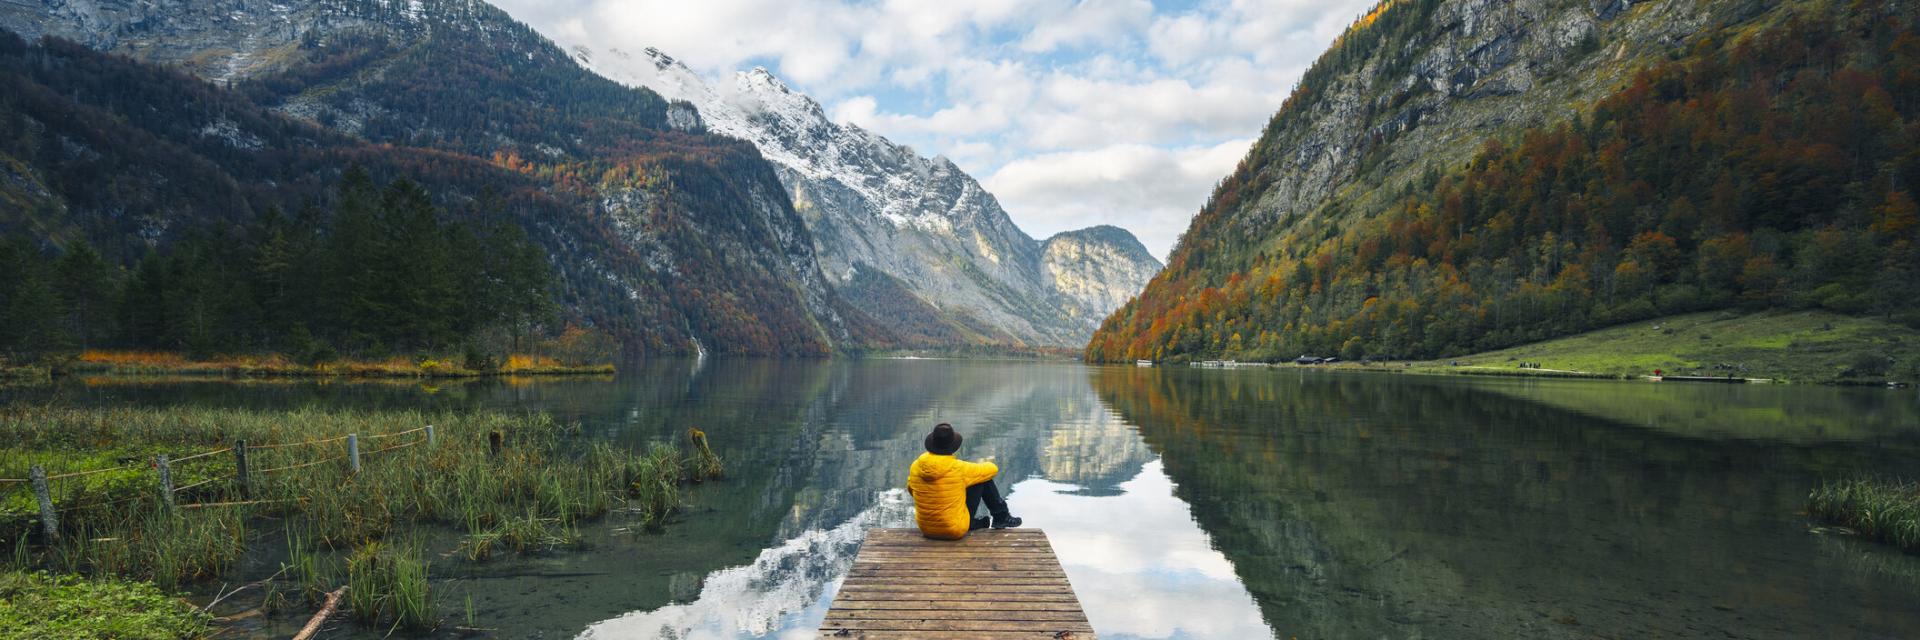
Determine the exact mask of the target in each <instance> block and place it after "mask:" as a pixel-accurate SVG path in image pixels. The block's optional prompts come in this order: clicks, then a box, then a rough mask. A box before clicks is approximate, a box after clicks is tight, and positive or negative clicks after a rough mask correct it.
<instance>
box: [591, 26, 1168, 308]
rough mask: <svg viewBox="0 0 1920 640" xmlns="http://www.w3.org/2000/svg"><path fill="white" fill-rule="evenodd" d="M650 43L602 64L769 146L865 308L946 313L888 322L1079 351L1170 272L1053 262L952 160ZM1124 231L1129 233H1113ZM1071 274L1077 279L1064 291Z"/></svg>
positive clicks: (823, 255) (838, 275)
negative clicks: (1102, 324)
mask: <svg viewBox="0 0 1920 640" xmlns="http://www.w3.org/2000/svg"><path fill="white" fill-rule="evenodd" d="M647 51H648V53H647V60H646V61H644V62H643V63H641V64H633V63H632V62H634V61H628V60H621V59H618V58H614V59H603V60H595V61H593V62H591V63H590V64H589V67H590V68H592V69H593V70H595V71H597V72H599V73H601V74H602V75H605V76H607V77H610V78H613V79H614V80H617V81H620V82H625V83H628V84H632V85H639V86H645V87H649V88H651V89H653V90H654V91H657V92H659V93H660V94H662V95H664V96H666V97H668V98H671V99H677V100H685V101H687V102H689V103H691V104H693V105H694V107H695V108H697V109H698V110H699V112H700V115H701V117H702V119H703V120H704V121H705V123H706V125H707V127H708V128H709V129H711V130H713V131H715V132H718V133H722V134H725V135H729V136H734V137H738V138H741V139H743V140H747V141H749V142H752V143H753V144H754V146H756V147H758V148H759V149H760V153H761V155H763V156H765V157H766V158H767V159H768V160H771V161H773V163H774V165H775V167H776V170H777V172H778V173H779V175H780V179H781V182H782V183H783V184H784V185H785V186H786V188H787V191H788V193H789V195H790V196H791V197H792V198H793V201H794V206H795V209H796V210H798V211H799V212H800V214H801V216H802V217H803V218H804V219H805V220H806V221H807V223H808V230H809V231H811V232H812V233H813V239H814V245H815V247H816V254H817V255H818V256H819V260H820V266H821V271H822V272H824V273H826V274H827V276H828V277H829V278H830V279H832V280H834V281H835V282H836V284H837V285H838V286H840V287H842V288H843V289H860V290H858V291H849V292H848V293H849V296H848V297H849V298H850V299H853V300H855V301H856V304H858V302H857V301H859V300H862V299H866V300H869V301H871V302H872V304H875V305H878V304H887V305H892V304H895V302H896V301H898V299H899V297H900V294H901V293H905V294H907V295H909V296H911V297H913V298H915V299H916V300H914V302H916V303H918V304H915V305H911V306H913V307H915V308H916V309H919V310H922V311H927V310H931V311H929V312H928V313H930V314H931V315H932V316H935V317H932V318H927V317H924V316H915V317H902V315H901V314H900V313H898V310H897V309H891V308H889V309H886V310H882V309H878V308H869V309H868V310H869V311H870V312H871V314H872V315H874V316H875V317H877V318H893V319H895V320H897V321H898V322H900V323H902V324H907V325H913V327H914V328H915V329H916V330H918V329H920V328H924V327H925V326H926V325H934V326H936V327H938V329H937V330H935V331H933V334H935V335H938V336H940V337H938V338H934V340H935V341H945V342H953V343H958V342H998V343H1013V344H1024V345H1055V346H1070V345H1071V346H1078V345H1080V344H1083V343H1084V342H1085V340H1086V338H1087V336H1089V335H1091V333H1092V330H1093V326H1094V323H1095V322H1097V321H1098V320H1099V317H1100V316H1102V315H1104V314H1105V313H1106V312H1107V311H1110V310H1111V309H1112V308H1113V307H1114V306H1117V305H1118V304H1119V302H1112V301H1113V300H1116V299H1117V300H1120V301H1124V300H1125V299H1126V298H1128V297H1131V296H1132V295H1133V293H1134V292H1136V291H1138V290H1139V289H1140V288H1141V287H1144V286H1145V284H1146V281H1147V279H1149V278H1150V277H1151V276H1152V274H1153V273H1154V272H1156V271H1158V269H1159V267H1160V264H1159V262H1158V261H1156V260H1154V259H1153V258H1152V256H1151V255H1148V254H1146V253H1145V251H1144V250H1142V251H1138V252H1134V251H1129V250H1124V249H1105V248H1103V249H1100V250H1096V251H1093V252H1092V253H1093V254H1098V255H1099V258H1098V259H1097V260H1095V262H1098V263H1100V264H1102V265H1106V266H1105V267H1102V268H1101V269H1096V271H1098V273H1097V274H1094V273H1092V272H1085V271H1084V270H1080V271H1076V269H1078V268H1079V267H1077V266H1076V267H1067V266H1062V265H1067V264H1075V265H1078V264H1080V263H1081V261H1082V259H1083V258H1085V257H1086V256H1088V255H1092V254H1089V253H1087V252H1084V251H1083V252H1077V253H1076V252H1070V251H1065V249H1064V246H1065V245H1063V249H1062V252H1061V256H1063V257H1062V259H1061V261H1060V262H1059V263H1058V264H1054V263H1049V262H1048V261H1047V257H1046V256H1047V246H1046V245H1045V244H1044V243H1041V242H1039V241H1037V240H1034V239H1033V238H1032V237H1031V236H1029V235H1027V233H1026V232H1024V231H1022V230H1021V229H1020V228H1019V226H1017V225H1015V224H1014V223H1013V220H1012V218H1010V217H1009V216H1008V215H1007V213H1006V211H1005V210H1003V209H1001V207H1000V203H999V201H998V200H996V199H995V198H994V197H993V194H991V193H988V192H987V190H986V189H984V188H982V187H981V186H980V184H979V182H978V181H976V180H974V179H973V177H972V176H969V175H967V173H966V172H965V171H964V170H962V169H961V168H960V167H959V166H958V165H955V164H954V163H953V161H952V160H950V159H948V158H946V157H944V156H935V157H932V158H928V157H925V156H921V155H919V154H918V153H916V152H915V151H914V150H913V149H912V148H910V147H907V146H905V145H900V144H896V143H894V142H893V141H891V140H888V139H886V138H885V137H884V136H881V135H878V134H875V133H873V132H871V131H867V130H865V129H862V128H860V127H857V126H854V125H851V124H839V123H835V122H833V121H832V119H831V118H829V117H828V116H827V114H826V111H825V110H824V109H823V108H822V107H821V106H820V103H818V102H816V101H815V100H814V99H813V98H811V97H809V96H807V95H806V94H804V93H800V92H798V91H794V90H793V89H792V87H790V86H789V85H787V84H786V83H785V82H784V81H782V80H780V78H778V77H777V76H775V75H774V74H773V73H772V72H770V71H768V70H767V69H766V68H764V67H755V68H753V69H751V70H747V71H742V72H738V73H735V74H734V75H733V77H732V82H730V83H725V82H722V83H708V82H706V81H704V80H703V79H702V78H701V77H700V76H699V75H698V74H696V73H694V72H693V71H692V70H691V69H689V68H687V67H686V66H685V65H684V64H682V63H681V62H680V61H678V60H675V59H674V58H673V57H671V56H669V55H667V54H666V53H663V52H660V51H659V50H657V49H653V48H649V49H648V50H647ZM1113 233H1119V234H1123V235H1126V236H1127V241H1125V242H1119V241H1113V242H1109V241H1107V240H1106V236H1110V235H1112V234H1113ZM1096 235H1099V236H1101V239H1099V240H1096V241H1090V242H1092V243H1093V244H1098V245H1099V246H1101V247H1124V246H1125V245H1128V244H1131V245H1133V246H1138V245H1139V242H1138V241H1137V240H1132V237H1131V234H1127V233H1126V232H1125V231H1124V230H1120V229H1118V228H1110V231H1102V232H1097V233H1096ZM1074 237H1076V238H1077V236H1074ZM1076 246H1081V245H1076ZM1087 246H1091V245H1087ZM1057 274H1066V277H1067V278H1068V280H1070V281H1071V282H1070V283H1069V284H1066V285H1062V284H1061V281H1060V280H1059V279H1058V278H1057V277H1056V275H1057ZM872 287H881V288H884V289H885V293H881V292H880V290H879V289H871V290H869V289H870V288H872ZM896 288H899V289H904V291H896V290H895V289H896Z"/></svg>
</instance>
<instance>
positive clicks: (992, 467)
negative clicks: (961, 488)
mask: <svg viewBox="0 0 1920 640" xmlns="http://www.w3.org/2000/svg"><path fill="white" fill-rule="evenodd" d="M997 475H1000V465H996V464H994V463H991V462H987V461H984V460H983V461H980V462H967V461H965V460H962V461H960V476H961V477H963V478H966V479H967V485H968V486H972V485H976V484H980V483H982V482H986V481H988V480H992V479H993V477H994V476H997Z"/></svg>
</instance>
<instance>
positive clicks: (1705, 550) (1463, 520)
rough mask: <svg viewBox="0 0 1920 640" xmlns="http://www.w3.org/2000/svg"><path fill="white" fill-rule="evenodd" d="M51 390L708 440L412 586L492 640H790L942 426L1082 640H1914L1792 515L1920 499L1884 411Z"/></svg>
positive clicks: (1368, 396)
mask: <svg viewBox="0 0 1920 640" xmlns="http://www.w3.org/2000/svg"><path fill="white" fill-rule="evenodd" d="M58 393H60V394H63V395H66V396H69V397H71V398H74V399H77V400H80V401H84V402H101V403H176V402H193V403H202V404H209V405H242V406H289V405H292V406H298V405H304V404H323V405H352V406H384V407H420V408H436V407H468V406H484V407H494V408H505V409H531V410H544V411H552V412H555V413H557V414H559V415H561V416H562V417H564V418H567V419H571V420H578V421H579V422H581V423H582V424H583V425H585V426H586V427H587V428H588V432H589V433H590V434H592V435H594V436H595V437H601V438H606V439H609V440H612V441H615V442H618V443H623V444H628V445H631V446H636V447H639V446H645V445H646V444H647V443H649V442H653V441H659V440H666V439H670V438H673V437H674V436H675V435H676V434H679V433H682V432H683V431H684V430H685V429H686V428H687V427H690V426H698V427H700V428H702V429H705V430H706V431H707V432H708V434H709V436H710V437H711V439H712V441H713V443H714V446H715V448H716V449H717V450H718V451H719V452H720V454H721V455H722V456H723V457H724V458H726V460H727V461H728V471H729V473H730V477H729V479H727V480H725V481H722V482H718V483H712V484H708V485H705V486H701V487H697V488H695V489H693V490H692V491H691V494H690V496H689V501H690V503H691V508H690V509H689V510H688V513H687V514H686V515H685V516H684V517H683V518H682V519H681V520H680V521H679V522H677V523H675V524H674V525H673V526H671V527H670V528H669V529H668V530H667V531H666V532H664V533H661V534H654V535H648V534H639V533H635V532H633V531H631V530H628V529H626V528H625V527H622V526H620V524H619V523H618V522H609V523H606V524H603V525H600V526H597V527H595V528H593V529H590V530H589V531H587V532H586V534H587V537H588V538H589V540H590V541H591V542H592V548H591V549H590V550H588V551H586V552H583V553H571V554H563V555H556V556H552V557H544V558H531V559H518V560H507V561H498V562H494V563H489V564H486V565H480V566H478V567H475V566H472V565H468V564H466V563H462V562H458V561H452V560H449V561H443V562H439V563H436V565H435V567H434V572H435V574H436V575H437V576H438V577H441V578H443V579H444V580H443V581H442V582H441V583H440V584H439V585H438V589H439V594H440V596H439V599H440V605H441V607H442V608H443V609H445V610H448V611H450V612H452V613H454V614H455V615H456V616H458V615H461V614H460V612H461V611H463V610H464V608H465V607H466V603H467V602H471V603H472V606H473V607H474V608H475V609H476V610H477V611H479V612H480V614H479V616H478V618H479V619H478V621H477V622H478V624H479V626H483V627H492V628H496V629H498V631H497V632H496V634H497V635H498V637H514V638H519V637H540V638H570V637H585V638H652V637H671V638H759V637H772V638H785V637H793V638H800V637H812V630H813V629H814V628H816V626H817V625H818V623H819V622H820V620H821V619H822V618H823V617H824V616H825V614H826V609H827V604H828V602H829V601H831V600H832V598H833V594H834V590H835V589H836V588H837V586H838V584H839V581H840V579H841V577H842V576H843V575H844V574H845V572H846V570H847V568H848V566H849V565H850V564H851V563H852V561H853V556H854V554H855V553H856V552H857V550H858V546H859V541H860V538H861V533H862V531H863V530H865V529H867V528H869V527H880V526H907V525H909V523H910V522H911V511H912V505H911V503H910V501H909V500H908V498H907V497H906V495H905V494H904V491H902V490H901V487H902V485H903V484H904V471H905V469H906V466H907V464H908V463H909V462H910V461H911V460H912V459H913V458H914V457H915V456H917V455H919V453H920V451H921V447H920V440H921V437H922V436H923V435H924V434H925V432H926V431H927V429H928V428H929V427H930V426H931V425H932V424H934V423H935V422H942V421H944V422H952V423H953V424H954V425H955V426H956V427H957V428H958V429H960V430H961V432H962V433H963V434H964V435H965V436H966V445H965V448H964V449H962V451H961V455H962V456H964V457H969V458H981V457H989V458H992V459H994V460H995V461H996V462H998V463H999V465H1000V467H1001V473H1002V476H1001V478H1002V480H1001V486H1002V487H1003V488H1009V487H1010V491H1009V496H1008V501H1009V503H1010V504H1011V505H1012V507H1013V509H1014V511H1015V513H1017V514H1019V515H1021V516H1023V517H1025V518H1026V521H1027V526H1029V527H1040V528H1044V529H1046V531H1047V533H1048V535H1049V537H1050V538H1051V539H1052V540H1053V544H1054V546H1055V548H1056V550H1057V551H1058V553H1059V556H1060V559H1061V561H1062V562H1063V563H1064V564H1065V566H1066V570H1067V574H1068V576H1069V578H1070V579H1071V580H1072V582H1073V585H1074V587H1075V589H1076V590H1077V591H1078V592H1079V595H1080V597H1081V600H1082V602H1083V604H1084V605H1085V607H1086V611H1087V615H1088V617H1089V618H1091V620H1092V622H1093V625H1094V627H1095V628H1096V629H1097V630H1099V632H1100V635H1101V636H1102V637H1103V638H1116V639H1119V638H1266V637H1278V638H1292V637H1299V638H1353V637H1358V638H1485V637H1530V638H1541V637H1544V638H1591V637H1712V638H1724V637H1735V638H1810V637H1848V638H1854V637H1857V638H1920V556H1912V555H1904V554H1900V553H1896V552H1889V551H1886V550H1884V549H1882V548H1879V547H1876V546H1875V545H1872V544H1867V543H1862V542H1860V541H1858V540H1854V539H1852V538H1850V537H1847V536H1844V535H1834V534H1823V533H1815V532H1813V531H1810V529H1811V527H1810V526H1809V524H1808V522H1807V521H1806V519H1805V517H1804V515H1803V514H1802V513H1801V510H1802V503H1803V501H1804V499H1805V496H1806V493H1807V490H1808V489H1809V488H1810V487H1812V486H1814V485H1815V484H1817V483H1818V482H1820V480H1821V479H1823V478H1829V477H1839V476H1844V475H1851V474H1856V473H1893V474H1904V475H1907V476H1909V477H1911V476H1913V475H1915V473H1916V470H1920V396H1916V395H1915V394H1914V393H1913V392H1912V391H1905V392H1895V391H1886V390H1877V389H1832V388H1823V387H1773V386H1723V385H1695V386H1689V385H1682V384H1664V385H1663V384H1651V383H1618V382H1584V381H1530V380H1511V379H1470V378H1453V377H1421V376H1395V375H1382V374H1347V373H1329V372H1317V371H1302V370H1274V371H1266V370H1232V371H1222V370H1195V369H1185V368H1153V369H1143V368H1137V367H1105V368H1102V367H1085V366H1080V365H1074V364H1056V363H1023V362H974V361H859V362H741V361H707V362H705V363H689V362H674V363H657V364H649V365H646V366H641V367H635V368H633V370H631V371H630V372H628V373H624V374H622V375H621V376H619V377H617V378H613V379H605V380H552V381H539V382H533V383H527V384H504V383H499V382H486V383H475V384H453V385H447V386H441V387H421V386H418V385H401V384H337V383H336V384H305V383H302V384H247V385H231V384H220V383H171V384H169V383H139V384H127V383H124V382H120V381H111V383H110V384H95V385H81V384H77V383H70V384H67V385H65V386H63V387H62V388H61V389H60V390H59V391H58ZM257 564H258V565H260V566H257V567H254V570H264V571H266V572H270V568H271V566H272V565H271V562H270V561H269V560H267V559H261V560H258V561H257ZM293 624H297V622H295V623H293ZM283 630H284V629H280V628H278V627H277V626H269V627H267V628H264V629H262V631H263V632H267V633H277V632H280V631H283ZM282 635H284V634H282ZM373 637H377V635H375V636H373Z"/></svg>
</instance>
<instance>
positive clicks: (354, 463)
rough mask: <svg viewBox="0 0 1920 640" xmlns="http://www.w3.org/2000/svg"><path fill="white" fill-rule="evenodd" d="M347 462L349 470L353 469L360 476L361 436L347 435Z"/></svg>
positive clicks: (355, 434)
mask: <svg viewBox="0 0 1920 640" xmlns="http://www.w3.org/2000/svg"><path fill="white" fill-rule="evenodd" d="M347 462H348V465H347V466H348V468H349V469H351V470H352V471H353V473H354V474H355V475H359V473H360V434H358V433H349V434H347Z"/></svg>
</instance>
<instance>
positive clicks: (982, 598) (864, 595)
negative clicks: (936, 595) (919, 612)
mask: <svg viewBox="0 0 1920 640" xmlns="http://www.w3.org/2000/svg"><path fill="white" fill-rule="evenodd" d="M851 600H870V602H872V600H887V602H902V600H925V598H914V596H912V594H902V592H858V594H839V598H835V600H833V602H851ZM941 600H950V602H1006V594H973V592H952V594H941ZM1020 602H1079V600H1077V598H1073V594H1020Z"/></svg>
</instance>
